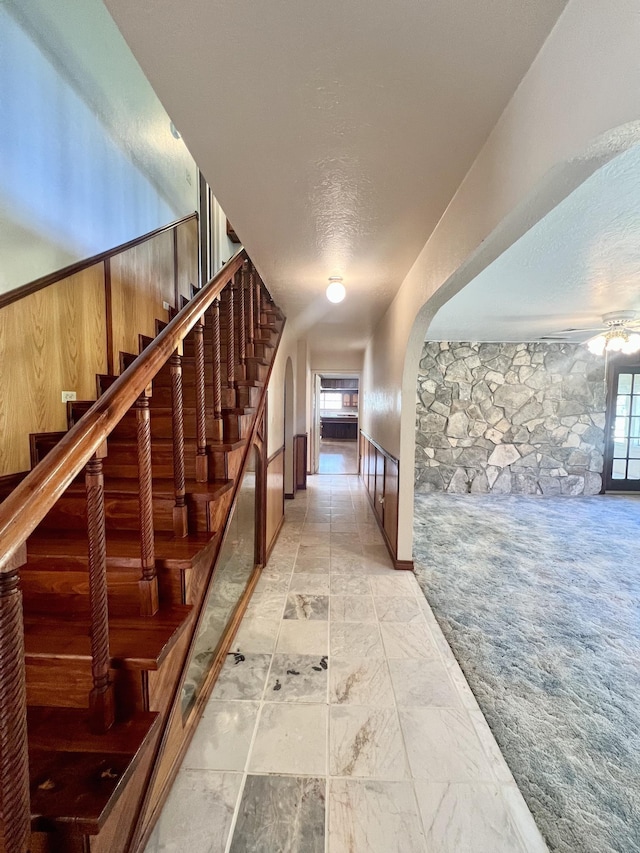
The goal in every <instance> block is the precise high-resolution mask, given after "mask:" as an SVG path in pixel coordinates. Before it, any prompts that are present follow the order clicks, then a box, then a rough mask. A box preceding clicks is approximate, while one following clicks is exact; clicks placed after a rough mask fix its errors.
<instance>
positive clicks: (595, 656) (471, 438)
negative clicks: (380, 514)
mask: <svg viewBox="0 0 640 853" xmlns="http://www.w3.org/2000/svg"><path fill="white" fill-rule="evenodd" d="M604 378H605V362H604V360H603V359H602V358H599V357H597V356H592V355H590V354H589V353H588V352H587V350H586V348H584V347H582V346H579V345H573V344H566V343H563V344H547V343H534V344H516V343H510V344H468V343H445V342H435V341H431V342H428V343H426V344H425V346H424V349H423V354H422V360H421V363H420V371H419V376H418V411H417V431H416V445H417V446H416V497H415V523H414V533H415V541H414V555H415V564H416V574H417V577H418V580H419V583H420V585H421V586H422V589H423V591H424V592H425V595H426V597H427V599H428V600H429V603H430V605H431V607H432V608H433V610H434V613H435V615H436V618H437V619H438V621H439V623H440V625H441V627H442V629H443V631H444V633H445V636H446V638H447V640H448V642H449V644H450V645H451V647H452V649H453V652H454V654H455V655H456V657H457V659H458V661H459V663H460V665H461V666H462V669H463V670H464V672H465V675H466V677H467V679H468V681H469V684H470V686H471V688H472V690H473V691H474V693H475V695H476V698H477V700H478V702H479V704H480V706H481V708H482V710H483V712H484V714H485V716H486V718H487V720H488V722H489V724H490V726H491V728H492V730H493V733H494V735H495V737H496V739H497V741H498V743H499V745H500V747H501V749H502V750H503V753H504V755H505V758H506V760H507V763H508V764H509V766H510V768H511V770H512V772H513V774H514V776H515V778H516V781H517V782H518V784H519V785H520V787H521V790H522V792H523V794H524V796H525V799H526V800H527V802H528V805H529V807H530V808H531V811H532V813H533V815H534V817H535V819H536V821H537V823H538V825H539V827H540V829H541V831H542V833H543V835H544V836H545V839H546V841H547V843H548V846H549V849H550V850H552V851H561V852H562V853H575V851H581V853H596V851H597V853H608V851H620V853H622V851H624V853H631V851H637V850H640V794H639V790H638V779H639V778H640V757H639V756H638V751H637V747H636V744H637V742H638V740H639V739H640V710H639V709H638V705H637V695H638V689H639V688H640V671H639V668H638V665H637V661H638V658H639V652H640V620H639V618H638V593H639V592H640V579H639V577H638V570H637V558H636V559H634V557H636V555H637V544H636V543H637V542H638V538H639V534H640V512H639V510H640V504H638V502H637V499H636V498H634V497H632V496H612V495H606V496H601V495H598V494H597V493H598V492H599V491H600V488H601V473H602V471H603V452H604V443H605V442H604V438H605V402H606V400H605V383H604Z"/></svg>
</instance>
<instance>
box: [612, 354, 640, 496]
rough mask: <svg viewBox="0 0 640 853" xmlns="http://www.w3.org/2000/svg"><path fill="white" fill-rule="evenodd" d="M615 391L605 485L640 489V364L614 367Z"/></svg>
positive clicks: (623, 488)
mask: <svg viewBox="0 0 640 853" xmlns="http://www.w3.org/2000/svg"><path fill="white" fill-rule="evenodd" d="M612 390H613V393H612V399H610V400H609V407H610V412H609V423H610V424H611V434H610V436H609V447H608V454H607V468H606V471H605V487H606V488H607V489H608V490H609V491H623V492H629V491H640V366H638V367H622V366H620V367H616V368H614V375H613V383H612Z"/></svg>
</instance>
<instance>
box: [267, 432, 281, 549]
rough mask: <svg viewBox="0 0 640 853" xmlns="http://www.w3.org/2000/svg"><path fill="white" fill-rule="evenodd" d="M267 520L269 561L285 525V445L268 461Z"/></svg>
mask: <svg viewBox="0 0 640 853" xmlns="http://www.w3.org/2000/svg"><path fill="white" fill-rule="evenodd" d="M266 518H267V524H266V527H267V531H266V533H267V536H266V539H267V561H268V559H269V557H270V555H271V551H272V550H273V546H274V545H275V544H276V542H277V539H278V534H279V533H280V529H281V528H282V525H283V524H284V445H282V447H281V448H279V449H278V450H276V452H275V453H272V454H271V456H270V457H269V458H268V459H267V512H266ZM265 562H266V561H265Z"/></svg>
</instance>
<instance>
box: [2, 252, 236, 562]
mask: <svg viewBox="0 0 640 853" xmlns="http://www.w3.org/2000/svg"><path fill="white" fill-rule="evenodd" d="M246 259H247V254H246V252H245V250H244V248H242V247H240V249H238V251H237V252H236V253H235V254H234V255H233V257H232V258H231V259H230V260H229V261H228V262H227V263H226V264H225V266H224V267H222V269H221V270H220V271H219V272H218V273H216V275H215V276H214V277H213V278H212V279H211V281H209V282H208V283H207V284H206V285H205V286H204V287H203V288H202V290H200V291H199V292H198V293H197V295H196V296H194V298H193V299H192V300H191V301H190V302H189V303H188V304H187V305H186V306H185V307H184V308H183V309H182V311H180V313H179V314H178V315H177V316H176V317H174V318H173V320H171V322H170V323H169V324H168V325H167V326H166V328H164V329H163V330H162V332H160V334H159V335H158V337H157V338H155V339H154V341H153V343H151V344H150V345H149V346H148V347H147V348H146V349H145V350H143V352H142V353H141V354H140V355H139V356H138V358H137V359H136V360H135V361H134V362H133V364H131V365H130V366H129V367H128V368H127V369H126V370H125V371H124V373H122V375H121V376H119V377H118V379H116V381H115V382H114V383H113V385H112V386H111V387H110V388H109V389H108V390H107V391H106V392H105V393H104V394H103V395H102V396H101V397H100V398H99V399H98V400H97V401H96V402H95V403H94V405H93V406H92V407H91V408H90V409H89V411H88V412H87V413H86V414H85V415H84V416H83V417H82V418H81V419H80V420H79V421H78V423H77V424H76V425H75V426H74V427H72V428H71V429H70V430H69V432H68V433H67V434H66V435H65V436H64V438H62V439H61V441H60V442H59V443H58V444H57V445H56V446H55V447H54V448H53V450H51V451H50V452H49V453H48V454H47V455H46V456H45V458H44V459H43V460H42V462H40V463H39V464H38V465H36V467H35V468H34V469H33V471H31V472H30V473H29V474H28V476H27V477H25V479H24V480H23V481H22V482H21V483H20V485H19V486H18V487H17V488H16V489H15V490H14V491H13V492H12V493H11V494H10V495H9V497H8V498H7V499H6V500H5V501H4V502H3V503H2V504H0V574H1V573H4V572H8V571H11V570H12V565H13V564H12V557H13V556H14V554H16V553H17V552H18V550H19V548H20V547H21V545H22V544H23V543H24V542H25V541H26V540H27V538H28V537H29V535H30V534H31V533H32V532H33V531H34V530H35V528H36V527H37V526H38V524H39V523H40V522H41V521H42V519H43V518H44V517H45V515H46V514H47V512H49V510H50V509H51V508H52V507H53V506H54V504H55V503H56V501H57V500H58V498H59V497H60V496H61V495H62V494H63V493H64V491H65V490H66V489H67V487H68V486H70V485H71V483H72V482H73V480H74V479H75V477H76V476H77V475H78V474H79V473H80V471H81V470H82V469H83V467H84V466H85V465H86V463H87V462H88V461H89V459H90V458H91V457H92V456H93V454H94V453H95V452H96V451H97V450H98V448H99V447H100V445H101V444H102V442H104V441H105V440H106V439H107V437H108V436H109V434H110V433H111V432H112V431H113V429H114V428H115V427H116V425H117V424H118V423H119V421H120V420H121V419H122V418H123V417H124V415H125V414H126V412H127V411H128V410H129V409H130V408H131V406H132V405H133V404H134V403H135V401H136V400H137V398H138V397H139V395H140V394H141V393H142V392H143V391H144V390H145V388H147V387H148V386H149V385H150V384H151V382H152V380H153V379H154V377H155V376H156V374H157V373H158V371H159V370H160V369H161V368H162V367H163V366H164V364H165V363H166V362H167V361H168V360H169V358H170V357H171V355H172V354H173V353H174V351H175V350H176V349H177V347H178V345H179V344H180V342H181V341H182V340H183V339H184V337H185V336H186V335H187V334H188V332H189V331H190V330H191V329H192V328H193V326H195V324H196V323H197V321H198V319H199V318H200V317H201V316H202V315H203V314H204V312H205V311H206V310H207V308H209V306H210V305H211V304H212V302H213V300H214V299H215V298H216V296H218V294H219V293H220V292H221V291H222V290H223V288H224V287H225V286H226V285H227V283H228V282H229V281H231V280H233V276H234V275H235V274H236V272H237V271H238V270H239V269H240V268H241V267H242V264H243V263H244V262H245V260H246Z"/></svg>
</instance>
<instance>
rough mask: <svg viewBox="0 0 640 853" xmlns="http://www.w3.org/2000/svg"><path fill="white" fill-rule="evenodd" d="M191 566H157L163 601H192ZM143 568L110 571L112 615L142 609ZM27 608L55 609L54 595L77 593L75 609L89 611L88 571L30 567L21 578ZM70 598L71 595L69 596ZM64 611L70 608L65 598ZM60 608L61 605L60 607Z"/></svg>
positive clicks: (37, 610)
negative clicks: (189, 595)
mask: <svg viewBox="0 0 640 853" xmlns="http://www.w3.org/2000/svg"><path fill="white" fill-rule="evenodd" d="M190 572H191V569H187V570H185V571H182V570H180V569H163V568H160V569H159V570H158V586H159V588H160V595H161V598H162V602H163V604H166V605H171V606H174V605H178V604H190V603H191V602H190V601H186V592H185V591H186V588H187V586H186V581H185V577H186V576H187V575H189V573H190ZM139 581H140V569H132V570H128V571H126V572H118V571H109V572H107V590H108V596H109V615H110V616H135V615H137V614H138V613H140V605H141V597H140V584H139ZM20 588H21V590H22V595H23V600H24V608H25V610H27V611H28V612H29V613H54V612H56V606H55V602H54V601H53V599H52V596H55V595H59V596H76V597H78V601H77V602H75V603H74V605H73V612H74V613H76V614H77V615H78V616H87V615H88V614H89V613H90V602H89V573H88V569H86V570H85V571H84V572H81V571H79V572H70V571H68V570H67V571H64V570H62V569H61V570H58V571H55V570H54V571H47V570H41V571H38V570H35V569H30V570H28V571H24V572H23V573H22V576H21V579H20ZM67 601H68V599H67ZM63 606H64V607H65V610H64V612H65V613H68V612H69V607H68V605H67V604H66V603H65V602H64V599H63ZM58 609H59V608H58Z"/></svg>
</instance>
